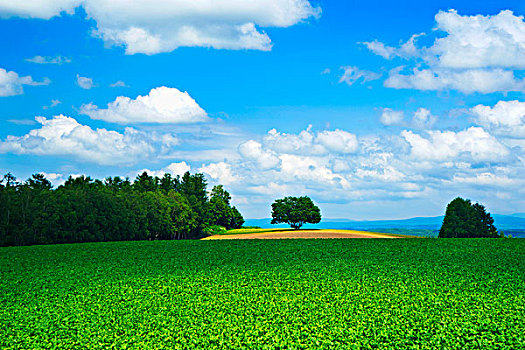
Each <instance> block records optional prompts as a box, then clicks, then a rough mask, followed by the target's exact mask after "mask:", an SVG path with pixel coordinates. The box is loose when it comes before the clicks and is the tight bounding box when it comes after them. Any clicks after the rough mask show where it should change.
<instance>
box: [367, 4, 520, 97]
mask: <svg viewBox="0 0 525 350" xmlns="http://www.w3.org/2000/svg"><path fill="white" fill-rule="evenodd" d="M435 19H436V28H435V29H436V31H437V33H439V36H436V39H435V40H434V43H433V44H432V45H431V46H430V47H419V48H418V47H417V46H416V45H415V38H417V37H418V36H419V35H420V34H417V35H414V36H412V37H411V38H410V40H408V41H407V42H406V43H404V44H402V45H400V46H399V47H390V46H387V45H385V44H384V43H381V42H379V41H377V40H376V41H373V42H365V43H363V44H365V45H366V46H367V47H368V48H369V49H370V50H371V51H372V52H374V53H375V54H377V55H380V56H382V57H383V58H385V59H392V58H393V57H396V56H398V57H402V58H405V59H414V60H415V61H416V65H415V67H412V70H411V71H409V72H407V73H405V74H402V73H401V71H402V70H403V69H404V67H398V68H396V69H394V70H392V71H391V72H390V74H389V77H388V79H387V80H386V81H385V83H384V85H385V86H386V87H391V88H396V89H417V90H457V91H460V92H462V93H465V94H471V93H475V92H478V93H484V94H486V93H493V92H508V91H522V92H523V91H525V80H524V79H521V78H518V77H517V75H516V74H515V70H523V69H525V22H524V21H523V16H515V15H514V14H513V13H512V11H501V12H500V13H499V14H497V15H493V16H483V15H477V16H462V15H459V14H458V13H457V11H455V10H449V11H446V12H445V11H440V12H439V13H438V14H437V15H436V17H435ZM441 34H444V36H441ZM518 76H521V75H518Z"/></svg>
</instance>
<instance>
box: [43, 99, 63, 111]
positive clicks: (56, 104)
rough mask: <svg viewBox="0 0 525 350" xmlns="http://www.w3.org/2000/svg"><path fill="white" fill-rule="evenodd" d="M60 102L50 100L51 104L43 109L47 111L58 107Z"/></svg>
mask: <svg viewBox="0 0 525 350" xmlns="http://www.w3.org/2000/svg"><path fill="white" fill-rule="evenodd" d="M61 103H62V102H61V101H60V100H51V104H50V105H49V106H44V107H43V108H44V109H49V108H53V107H56V106H58V105H59V104H61Z"/></svg>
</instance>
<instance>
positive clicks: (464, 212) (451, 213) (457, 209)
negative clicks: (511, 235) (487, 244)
mask: <svg viewBox="0 0 525 350" xmlns="http://www.w3.org/2000/svg"><path fill="white" fill-rule="evenodd" d="M439 237H440V238H475V237H487V238H492V237H493V238H496V237H499V235H498V230H497V229H496V227H495V226H494V219H493V218H492V216H491V215H490V213H488V212H487V211H486V210H485V207H484V206H483V205H481V204H479V203H475V204H472V203H471V202H470V200H468V199H463V198H459V197H458V198H456V199H454V200H453V201H452V202H450V203H449V204H448V205H447V211H446V213H445V218H444V219H443V225H442V226H441V229H440V230H439Z"/></svg>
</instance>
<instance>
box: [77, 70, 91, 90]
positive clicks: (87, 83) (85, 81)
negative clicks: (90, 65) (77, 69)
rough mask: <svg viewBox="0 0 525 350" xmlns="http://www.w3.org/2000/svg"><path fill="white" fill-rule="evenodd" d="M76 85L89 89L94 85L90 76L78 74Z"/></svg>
mask: <svg viewBox="0 0 525 350" xmlns="http://www.w3.org/2000/svg"><path fill="white" fill-rule="evenodd" d="M77 85H78V86H80V87H81V88H82V89H85V90H89V89H91V88H93V87H94V86H95V84H94V83H93V79H92V78H87V77H81V76H79V75H78V74H77Z"/></svg>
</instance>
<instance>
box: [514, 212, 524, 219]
mask: <svg viewBox="0 0 525 350" xmlns="http://www.w3.org/2000/svg"><path fill="white" fill-rule="evenodd" d="M511 216H517V217H519V218H525V213H514V214H511Z"/></svg>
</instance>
